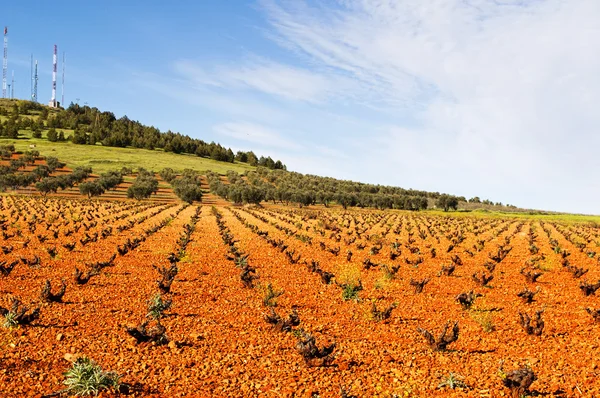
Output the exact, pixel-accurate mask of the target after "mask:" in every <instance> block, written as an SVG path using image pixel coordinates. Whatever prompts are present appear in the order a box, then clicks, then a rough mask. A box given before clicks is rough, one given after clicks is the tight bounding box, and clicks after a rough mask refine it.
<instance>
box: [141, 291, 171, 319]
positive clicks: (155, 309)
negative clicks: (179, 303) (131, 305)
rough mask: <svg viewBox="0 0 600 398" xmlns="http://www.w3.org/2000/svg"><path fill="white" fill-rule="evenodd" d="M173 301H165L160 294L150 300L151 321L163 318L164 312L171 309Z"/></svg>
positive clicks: (149, 316)
mask: <svg viewBox="0 0 600 398" xmlns="http://www.w3.org/2000/svg"><path fill="white" fill-rule="evenodd" d="M171 304H173V301H172V300H163V298H162V295H161V294H160V293H156V294H155V295H154V296H152V298H151V299H150V300H148V314H147V315H146V316H147V317H148V318H150V319H160V318H162V317H163V312H165V311H166V310H168V309H169V308H171Z"/></svg>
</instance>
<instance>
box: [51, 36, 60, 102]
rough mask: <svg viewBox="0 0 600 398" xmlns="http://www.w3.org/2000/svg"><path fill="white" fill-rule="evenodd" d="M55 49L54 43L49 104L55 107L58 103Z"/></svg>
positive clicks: (56, 49) (56, 48)
mask: <svg viewBox="0 0 600 398" xmlns="http://www.w3.org/2000/svg"><path fill="white" fill-rule="evenodd" d="M57 51H58V47H57V46H56V44H55V45H54V54H53V55H52V98H51V99H50V104H49V105H50V106H52V107H55V108H56V107H57V106H58V103H57V101H56V71H57V66H58V60H57Z"/></svg>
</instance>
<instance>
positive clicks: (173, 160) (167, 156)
mask: <svg viewBox="0 0 600 398" xmlns="http://www.w3.org/2000/svg"><path fill="white" fill-rule="evenodd" d="M69 133H70V132H69V131H68V130H65V135H68V134H69ZM30 135H31V132H29V131H21V132H20V136H21V138H19V139H7V138H0V145H7V144H14V145H15V149H16V150H17V151H29V150H32V148H30V147H29V146H30V145H32V144H34V145H35V148H33V149H34V150H37V151H39V152H40V155H42V156H54V157H56V158H58V159H59V160H60V161H61V162H65V163H66V164H67V167H70V168H74V167H77V166H89V167H91V168H92V170H93V172H94V173H103V172H105V171H109V170H117V169H121V168H122V167H131V168H133V169H134V170H137V169H138V168H139V167H143V168H145V169H147V170H153V171H156V172H159V171H160V170H162V169H164V168H165V167H171V168H172V169H174V170H175V171H183V170H184V169H192V170H196V171H200V172H203V171H206V170H211V171H214V172H216V173H219V174H225V173H226V172H227V171H229V170H233V171H237V172H238V173H243V172H245V171H246V170H254V169H255V168H254V167H252V166H249V165H247V164H244V163H237V162H236V163H227V162H218V161H216V160H212V159H205V158H200V157H198V156H195V155H187V154H180V155H177V154H174V153H170V152H163V151H160V150H155V151H150V150H147V149H138V148H116V147H103V146H102V145H94V146H92V145H75V144H72V143H70V142H50V141H48V140H46V139H45V138H42V139H35V138H30ZM43 135H44V137H45V132H44V134H43Z"/></svg>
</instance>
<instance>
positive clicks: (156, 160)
mask: <svg viewBox="0 0 600 398" xmlns="http://www.w3.org/2000/svg"><path fill="white" fill-rule="evenodd" d="M0 145H4V146H6V145H12V146H13V147H14V150H16V152H17V153H27V152H28V151H35V153H36V156H41V157H54V158H58V159H59V160H60V161H61V162H64V163H65V165H66V167H67V168H69V169H76V168H78V167H83V168H91V169H92V170H93V172H94V173H95V175H96V177H98V176H99V175H100V174H102V173H108V172H116V171H118V170H121V169H122V168H123V167H125V168H128V169H133V170H138V169H145V170H152V171H154V172H155V173H159V172H161V171H163V170H164V169H171V170H167V174H169V175H178V174H182V173H183V171H184V170H186V169H187V170H192V171H194V172H196V173H197V177H194V178H195V179H196V181H204V182H203V191H204V193H205V194H207V193H209V192H210V193H211V194H213V195H215V196H219V197H221V198H222V199H223V200H226V201H231V202H234V203H260V202H261V201H265V200H266V201H273V202H280V203H290V202H292V203H297V204H299V205H300V206H308V205H315V204H323V205H326V206H327V205H329V204H337V205H341V206H342V207H344V208H346V207H348V206H358V207H374V208H379V209H403V210H424V209H428V208H435V207H437V208H442V209H444V210H446V211H447V210H450V209H454V210H457V209H462V210H465V211H472V210H477V209H484V210H490V211H510V212H515V211H526V210H523V209H518V208H516V207H515V206H512V205H503V204H502V203H499V202H496V203H494V202H492V201H490V200H480V199H479V198H478V197H474V198H471V199H467V198H464V197H461V196H453V195H447V194H441V193H439V192H426V191H417V190H412V189H404V188H399V187H392V186H383V185H373V184H364V183H359V182H354V181H343V180H337V179H334V178H328V177H320V176H313V175H303V174H300V173H295V172H288V171H287V167H286V166H285V164H283V163H282V162H281V161H280V160H276V161H275V160H273V159H272V158H271V157H270V156H266V157H265V156H260V157H259V156H257V155H256V154H254V152H252V151H249V152H242V151H238V152H237V153H236V154H234V153H233V151H232V150H231V149H228V148H225V147H223V146H222V145H220V144H218V143H214V142H211V143H206V142H205V141H203V140H200V139H195V138H191V137H189V136H186V135H182V134H179V133H173V132H171V131H167V132H160V131H159V130H158V129H156V128H155V127H152V126H146V125H143V124H142V123H140V122H137V121H132V120H130V119H129V118H127V116H123V117H121V118H119V119H117V118H116V117H115V115H114V114H113V113H111V112H105V111H104V112H103V111H100V110H98V109H97V108H91V107H88V106H85V107H81V106H79V105H74V104H71V105H70V106H69V107H68V108H67V109H62V108H59V109H56V108H49V107H47V106H45V105H41V104H37V103H34V102H30V101H23V100H7V99H0ZM13 171H18V167H17V168H16V169H15V170H13ZM125 175H127V173H126V174H125ZM125 175H124V176H125ZM225 175H226V176H227V178H223V176H225ZM173 181H174V180H173ZM171 182H172V181H171ZM211 201H215V198H214V196H213V197H211Z"/></svg>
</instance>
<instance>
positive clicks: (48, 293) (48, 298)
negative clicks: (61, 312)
mask: <svg viewBox="0 0 600 398" xmlns="http://www.w3.org/2000/svg"><path fill="white" fill-rule="evenodd" d="M61 283H62V286H61V288H60V289H59V291H58V292H57V293H52V285H51V284H50V281H49V280H48V279H46V282H44V285H43V286H42V292H41V293H40V299H41V300H42V301H43V302H46V303H51V302H52V303H60V302H61V301H62V298H63V296H64V295H65V292H66V290H67V285H66V284H65V281H64V279H63V280H61Z"/></svg>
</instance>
